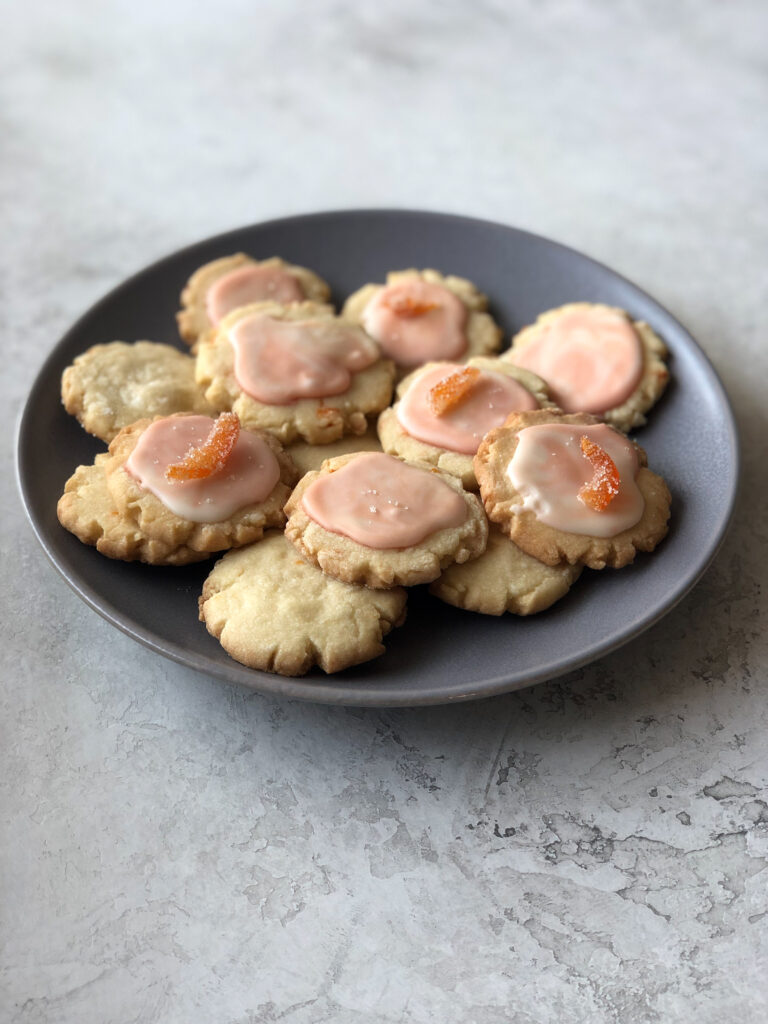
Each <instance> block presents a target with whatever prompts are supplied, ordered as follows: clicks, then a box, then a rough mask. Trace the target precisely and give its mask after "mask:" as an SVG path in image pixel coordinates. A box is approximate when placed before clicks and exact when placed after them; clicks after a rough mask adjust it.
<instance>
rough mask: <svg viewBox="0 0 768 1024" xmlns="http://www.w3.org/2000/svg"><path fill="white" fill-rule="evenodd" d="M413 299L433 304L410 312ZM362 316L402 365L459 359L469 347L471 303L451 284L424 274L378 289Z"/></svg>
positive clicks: (385, 348)
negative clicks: (428, 278) (433, 281)
mask: <svg viewBox="0 0 768 1024" xmlns="http://www.w3.org/2000/svg"><path fill="white" fill-rule="evenodd" d="M409 302H410V303H413V304H416V305H424V306H433V308H431V309H427V310H426V311H425V312H423V313H419V314H418V315H409V314H408V312H407V308H408V303H409ZM398 305H400V310H401V311H400V312H398ZM403 310H405V312H403ZM362 319H363V327H364V328H365V329H366V331H367V332H368V333H369V334H370V336H371V337H372V338H375V339H376V341H378V343H379V344H380V345H381V347H382V349H383V350H384V354H385V355H387V356H389V357H390V359H394V361H395V362H396V363H398V364H399V365H400V366H418V365H419V364H420V363H426V362H430V361H433V360H438V359H459V358H460V357H461V356H463V355H464V353H465V352H466V351H467V336H466V333H465V330H464V328H465V326H466V322H467V307H466V306H465V305H464V303H463V302H462V301H461V299H460V298H459V297H458V296H457V295H454V294H453V292H452V291H450V290H449V289H448V288H443V286H442V285H439V284H431V283H430V282H428V281H422V280H421V278H417V277H413V278H407V279H404V280H401V281H398V282H397V284H390V285H387V286H386V287H385V288H382V289H381V290H380V291H378V292H376V294H375V295H374V297H373V298H372V299H371V301H370V302H369V303H368V304H367V306H366V307H365V309H364V310H363V318H362Z"/></svg>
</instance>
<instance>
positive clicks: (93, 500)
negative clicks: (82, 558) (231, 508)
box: [56, 452, 208, 565]
mask: <svg viewBox="0 0 768 1024" xmlns="http://www.w3.org/2000/svg"><path fill="white" fill-rule="evenodd" d="M109 460H110V456H109V455H108V454H107V452H102V453H101V454H99V455H97V456H96V459H95V461H94V463H93V465H92V466H78V468H77V469H76V470H75V472H74V474H73V475H72V476H71V477H70V478H69V480H67V483H66V485H65V487H64V494H63V495H62V496H61V498H60V499H59V503H58V506H57V509H56V512H57V515H58V517H59V522H60V523H61V525H62V526H63V527H64V528H65V529H66V530H69V532H70V533H73V534H74V535H75V536H76V537H77V538H78V540H81V541H82V542H83V544H89V545H90V546H91V547H95V548H96V550H97V551H98V552H99V553H100V554H102V555H106V556H107V557H108V558H117V559H120V560H121V561H123V562H136V561H138V562H149V563H151V564H153V565H188V564H189V563H190V562H199V561H201V560H202V559H204V558H207V557H208V552H206V551H193V550H192V549H191V548H188V547H186V546H185V545H183V544H182V545H178V544H177V545H174V544H166V543H164V542H163V541H161V540H157V539H155V538H154V537H147V536H146V534H144V533H142V532H141V530H140V529H139V528H138V526H137V525H136V522H135V521H134V519H133V517H132V516H130V515H129V514H128V513H127V512H124V511H121V510H120V509H119V508H118V507H117V505H116V503H115V501H114V499H113V498H112V495H111V494H110V493H109V488H108V487H107V477H106V473H105V466H106V464H107V463H108V462H109Z"/></svg>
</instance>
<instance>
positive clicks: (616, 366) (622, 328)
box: [503, 302, 669, 431]
mask: <svg viewBox="0 0 768 1024" xmlns="http://www.w3.org/2000/svg"><path fill="white" fill-rule="evenodd" d="M503 358H504V359H508V360H509V361H510V362H512V363H514V365H515V366H521V367H523V368H524V369H527V370H531V371H532V372H533V373H537V374H538V375H539V376H540V377H542V378H543V380H545V381H546V383H547V385H548V386H549V390H550V396H551V398H552V399H553V401H555V402H556V403H557V404H558V405H559V406H560V408H561V409H562V410H563V411H564V412H586V413H590V414H592V415H594V416H599V417H600V418H601V419H603V420H605V421H606V423H610V424H611V425H612V426H614V427H618V428H619V430H624V431H628V430H631V429H632V428H633V427H639V426H641V425H642V424H643V423H645V415H644V414H645V413H646V412H647V411H648V410H649V409H650V408H651V406H652V405H654V404H655V403H656V402H657V401H658V399H659V398H660V397H661V395H662V393H663V391H664V388H665V387H666V386H667V381H668V380H669V371H668V370H667V367H666V365H665V363H664V360H665V359H666V358H667V348H666V345H665V344H664V342H663V341H662V340H661V338H659V337H658V335H657V334H655V333H654V331H653V330H652V329H651V328H650V327H649V326H648V324H646V323H644V322H643V321H641V320H638V321H632V320H630V318H629V316H628V315H627V314H626V313H625V312H624V310H623V309H615V308H614V307H612V306H604V305H600V304H596V303H590V302H572V303H570V304H569V305H567V306H561V307H560V308H559V309H551V310H549V311H548V312H546V313H542V314H541V316H539V318H538V320H537V321H536V323H534V324H532V325H531V326H530V327H525V328H524V329H523V330H522V331H520V332H519V334H517V335H516V336H515V337H514V338H513V339H512V347H511V348H510V349H509V350H508V351H507V352H505V353H504V356H503Z"/></svg>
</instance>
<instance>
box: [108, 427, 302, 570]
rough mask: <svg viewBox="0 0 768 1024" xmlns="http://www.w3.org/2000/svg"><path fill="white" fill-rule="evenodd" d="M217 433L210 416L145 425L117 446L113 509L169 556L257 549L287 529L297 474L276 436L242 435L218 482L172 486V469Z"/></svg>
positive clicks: (111, 474)
mask: <svg viewBox="0 0 768 1024" xmlns="http://www.w3.org/2000/svg"><path fill="white" fill-rule="evenodd" d="M212 427H213V420H211V419H210V418H209V417H203V416H183V415H181V416H171V417H165V418H161V419H156V420H139V421H138V422H137V423H134V424H132V425H131V426H130V427H125V428H124V429H123V430H121V431H120V433H119V434H118V435H117V437H116V438H115V439H114V441H112V443H111V444H110V446H109V460H108V462H107V463H105V472H106V476H107V486H108V488H109V492H110V495H111V497H112V501H113V502H114V504H115V506H116V507H117V509H118V510H119V512H120V513H121V514H122V515H125V516H127V517H128V518H129V519H130V520H131V521H132V522H133V523H134V525H135V528H136V529H138V530H139V531H141V533H142V534H143V535H145V536H147V537H152V538H154V539H155V540H157V541H160V542H162V543H163V544H165V545H167V547H168V548H169V549H173V548H174V547H182V546H183V547H186V548H189V549H191V550H193V551H199V552H202V553H203V554H204V555H207V554H211V553H213V552H215V551H222V550H225V549H226V548H230V547H239V546H241V545H243V544H249V543H251V542H252V541H255V540H258V539H259V538H260V537H261V536H262V534H263V532H264V530H265V529H268V528H269V527H273V526H282V524H283V522H284V521H285V516H284V514H283V505H284V503H285V500H286V498H287V497H288V495H289V494H290V490H291V485H292V484H293V482H294V481H295V479H296V470H295V467H294V466H293V463H292V462H291V461H290V459H289V458H288V457H287V456H286V454H285V452H284V451H283V450H282V447H281V445H280V444H279V442H278V441H276V440H275V438H274V437H272V436H271V435H270V434H267V433H258V434H257V433H254V432H252V431H241V432H240V434H239V436H238V438H237V442H236V445H235V448H234V450H233V452H232V454H231V456H229V458H228V459H227V460H226V462H225V464H224V465H223V466H222V467H221V468H220V469H218V470H217V471H215V472H214V473H212V474H211V475H210V476H208V477H205V478H203V479H199V480H198V479H190V480H183V481H168V480H167V478H166V470H167V469H168V467H169V466H170V465H171V464H174V463H177V462H179V461H180V460H181V459H183V458H184V456H185V453H187V452H188V451H189V450H190V448H195V447H198V446H199V445H201V444H202V443H204V442H205V440H206V438H207V436H208V435H209V434H210V431H211V429H212Z"/></svg>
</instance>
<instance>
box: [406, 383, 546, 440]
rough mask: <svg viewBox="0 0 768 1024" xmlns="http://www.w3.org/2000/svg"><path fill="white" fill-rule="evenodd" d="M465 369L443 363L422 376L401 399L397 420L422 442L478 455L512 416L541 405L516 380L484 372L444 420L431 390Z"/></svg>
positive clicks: (448, 411)
mask: <svg viewBox="0 0 768 1024" xmlns="http://www.w3.org/2000/svg"><path fill="white" fill-rule="evenodd" d="M462 369H464V367H463V366H461V365H460V364H458V363H443V364H442V365H440V366H436V367H434V368H431V369H429V370H425V371H424V373H421V374H419V376H418V377H417V378H416V380H415V381H414V382H413V383H412V384H411V386H410V387H409V388H408V390H407V391H406V393H405V394H404V395H403V397H402V398H401V399H400V402H399V404H398V406H397V419H398V421H399V423H400V426H401V427H402V428H403V430H405V431H406V432H407V433H408V434H410V435H411V437H415V438H416V439H417V440H418V441H425V442H426V443H427V444H433V445H435V446H436V447H438V448H447V449H448V450H449V451H453V452H461V453H462V454H463V455H474V454H475V452H476V451H477V448H478V445H479V444H480V442H481V441H482V439H483V438H484V437H485V435H486V434H487V433H488V431H489V430H491V429H493V427H498V426H500V425H501V424H502V423H503V422H504V420H505V419H506V418H507V416H508V415H509V414H510V413H511V412H524V411H526V410H529V409H538V407H539V403H538V402H537V401H536V399H535V398H534V397H533V395H532V394H531V393H530V391H527V390H526V389H525V388H524V387H523V385H522V384H520V383H519V382H518V381H516V380H514V379H513V378H512V377H508V376H506V375H505V374H502V373H493V372H491V371H489V370H481V371H480V376H479V377H478V379H477V380H476V382H475V383H474V385H473V387H472V390H471V391H470V392H469V394H468V395H467V396H466V398H464V399H463V400H462V401H461V402H459V403H458V404H457V405H455V406H454V407H453V408H451V409H449V410H447V412H445V413H444V414H443V415H442V416H438V415H436V414H435V413H434V412H433V411H432V408H431V406H430V401H429V391H430V388H432V387H434V386H435V384H437V383H439V382H440V381H441V380H444V379H445V378H446V377H449V376H450V375H451V374H452V373H456V372H457V371H459V370H462Z"/></svg>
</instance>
